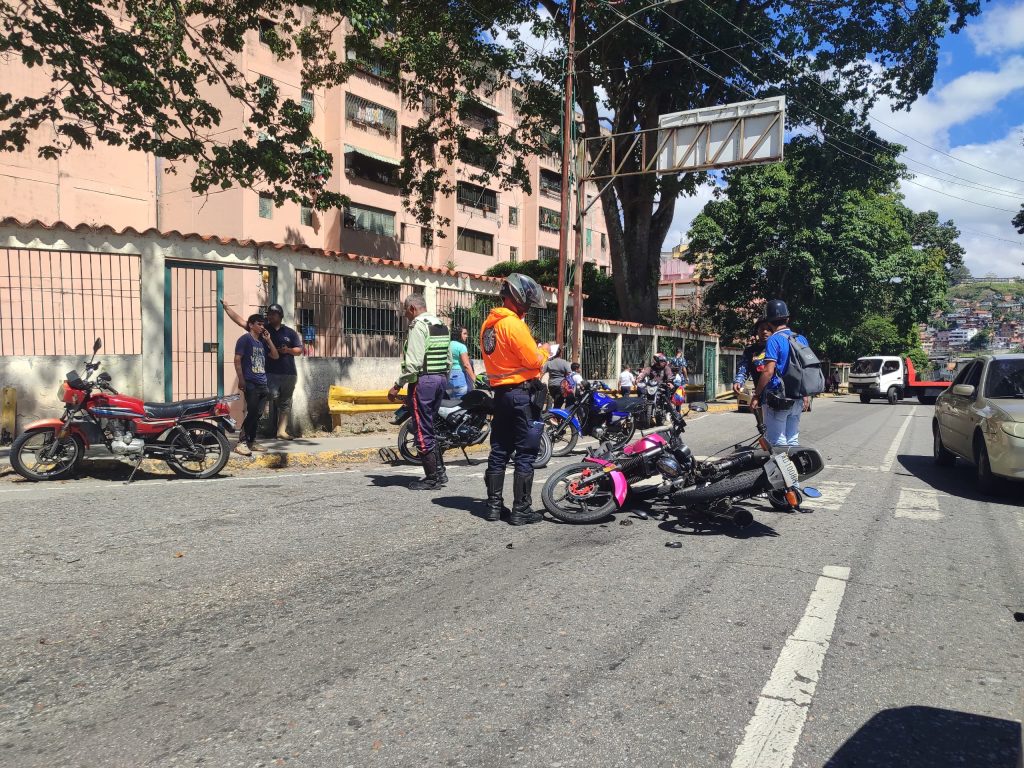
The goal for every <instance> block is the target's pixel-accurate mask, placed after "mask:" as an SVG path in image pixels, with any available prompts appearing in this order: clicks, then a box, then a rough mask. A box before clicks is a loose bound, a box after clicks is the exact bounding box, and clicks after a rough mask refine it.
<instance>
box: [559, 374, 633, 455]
mask: <svg viewBox="0 0 1024 768" xmlns="http://www.w3.org/2000/svg"><path fill="white" fill-rule="evenodd" d="M643 407H644V404H643V400H641V398H639V397H620V398H614V397H610V396H609V395H606V394H604V393H602V392H598V391H597V388H596V387H595V385H594V383H593V382H587V381H582V382H580V383H579V384H577V385H576V389H575V392H574V393H573V400H572V401H571V402H567V403H566V407H563V408H552V409H551V410H550V411H546V412H545V413H544V415H543V417H542V418H543V420H544V431H545V433H546V434H547V435H548V437H549V438H551V445H552V446H553V451H552V453H553V454H554V455H555V456H566V455H568V454H569V453H571V452H572V449H573V448H575V447H576V442H577V441H578V440H579V439H580V437H582V436H589V437H596V438H597V439H598V440H601V441H606V442H610V443H611V444H612V446H613V447H615V448H621V447H622V446H624V445H626V443H628V442H629V441H630V440H631V439H632V437H633V435H634V434H635V433H636V420H635V417H634V414H635V412H637V411H639V410H641V409H642V408H643Z"/></svg>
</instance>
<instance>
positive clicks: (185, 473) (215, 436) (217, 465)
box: [165, 422, 231, 480]
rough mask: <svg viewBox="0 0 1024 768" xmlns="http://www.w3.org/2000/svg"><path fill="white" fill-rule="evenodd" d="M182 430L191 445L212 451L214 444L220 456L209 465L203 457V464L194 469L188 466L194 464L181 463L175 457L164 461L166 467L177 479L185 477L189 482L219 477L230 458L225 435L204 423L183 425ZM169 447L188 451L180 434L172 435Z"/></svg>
mask: <svg viewBox="0 0 1024 768" xmlns="http://www.w3.org/2000/svg"><path fill="white" fill-rule="evenodd" d="M183 428H184V429H185V430H187V431H188V433H189V437H191V438H192V442H193V444H197V445H199V446H201V447H203V448H204V449H206V450H207V451H209V450H210V449H212V448H213V447H214V444H216V449H217V450H218V451H220V454H219V455H218V456H217V458H216V459H215V460H213V462H212V463H211V464H209V465H207V464H206V461H205V456H204V461H203V464H202V465H201V466H200V467H197V468H195V469H193V468H192V467H191V466H189V465H190V464H192V463H194V462H189V461H184V462H183V461H182V460H181V459H179V458H177V457H175V458H169V459H165V462H166V463H167V466H168V467H170V468H171V471H172V472H173V473H174V474H176V475H177V476H178V477H187V478H188V479H190V480H207V479H209V478H211V477H216V476H217V475H219V474H220V473H221V471H222V470H223V469H224V467H226V466H227V464H228V459H230V458H231V443H229V442H228V438H227V435H225V434H224V433H223V432H222V431H221V430H219V429H217V428H216V427H214V426H212V425H210V424H206V423H205V422H195V423H193V424H187V425H184V427H183ZM170 445H171V446H172V447H179V446H180V448H181V449H182V450H189V448H188V444H187V443H186V442H185V438H184V436H183V435H182V434H181V433H180V432H173V433H172V435H171V440H170Z"/></svg>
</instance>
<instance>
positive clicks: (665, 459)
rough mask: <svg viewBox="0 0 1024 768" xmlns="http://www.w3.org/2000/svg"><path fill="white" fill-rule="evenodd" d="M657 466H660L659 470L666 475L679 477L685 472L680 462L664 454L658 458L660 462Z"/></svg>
mask: <svg viewBox="0 0 1024 768" xmlns="http://www.w3.org/2000/svg"><path fill="white" fill-rule="evenodd" d="M655 466H657V467H658V471H659V472H661V474H663V475H664V476H665V477H679V475H681V474H682V473H683V470H682V467H680V466H679V462H678V461H676V460H675V459H674V458H672V457H671V456H662V457H661V458H660V459H658V463H657V464H656V465H655Z"/></svg>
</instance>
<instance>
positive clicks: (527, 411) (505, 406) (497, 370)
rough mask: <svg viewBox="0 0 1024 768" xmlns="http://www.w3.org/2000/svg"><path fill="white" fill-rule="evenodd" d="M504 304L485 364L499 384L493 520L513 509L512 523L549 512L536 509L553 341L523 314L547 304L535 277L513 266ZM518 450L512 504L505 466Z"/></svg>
mask: <svg viewBox="0 0 1024 768" xmlns="http://www.w3.org/2000/svg"><path fill="white" fill-rule="evenodd" d="M501 300H502V306H500V307H495V308H494V309H492V310H491V313H490V314H489V315H488V316H487V319H486V320H485V321H484V324H483V328H481V330H480V348H481V349H482V350H483V355H484V368H486V370H487V377H488V380H489V381H490V384H491V388H492V389H493V390H494V420H493V422H492V424H491V455H490V456H489V457H488V459H487V471H486V472H485V473H484V484H485V485H486V487H487V510H486V514H485V515H484V517H485V519H487V520H491V521H494V520H499V519H501V515H502V512H505V513H507V514H508V521H509V524H510V525H526V524H528V523H539V522H540V521H541V520H543V519H544V516H543V515H542V514H540V513H538V512H534V511H533V509H532V505H533V500H532V499H531V492H532V490H533V461H534V459H535V458H536V457H537V451H538V450H539V448H540V441H541V436H542V434H543V429H544V425H543V423H542V422H541V420H540V414H541V410H542V408H543V406H544V401H545V398H546V392H545V389H544V385H543V384H542V383H541V381H540V377H541V371H542V369H543V367H544V363H545V362H547V359H548V356H549V354H550V345H548V344H541V345H539V346H538V345H537V343H536V342H535V341H534V340H533V336H532V335H531V334H530V329H529V328H527V326H526V323H525V322H523V317H524V316H525V315H526V311H527V310H528V309H529V308H530V307H536V308H538V309H543V308H544V306H545V305H546V302H545V299H544V291H543V290H542V289H541V287H540V286H539V285H537V283H536V282H535V281H534V280H533V279H532V278H530V277H527V276H526V275H521V274H519V273H518V272H513V273H512V274H510V275H509V276H508V277H507V278H505V281H504V282H503V283H502V285H501ZM513 454H515V473H514V474H513V479H512V493H513V501H512V510H511V511H509V510H508V509H506V508H505V507H504V504H503V491H504V486H505V467H506V466H507V465H508V462H509V459H510V458H511V457H512V455H513Z"/></svg>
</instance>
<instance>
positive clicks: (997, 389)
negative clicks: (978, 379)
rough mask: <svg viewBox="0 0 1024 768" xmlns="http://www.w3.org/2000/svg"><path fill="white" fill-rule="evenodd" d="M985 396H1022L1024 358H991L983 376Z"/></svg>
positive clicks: (1023, 393) (998, 397) (1023, 395)
mask: <svg viewBox="0 0 1024 768" xmlns="http://www.w3.org/2000/svg"><path fill="white" fill-rule="evenodd" d="M985 397H989V398H992V399H994V400H995V399H1000V398H1004V397H1006V398H1009V397H1014V398H1024V359H1019V358H1018V359H1016V360H993V361H992V362H991V363H989V366H988V376H987V377H986V378H985Z"/></svg>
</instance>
